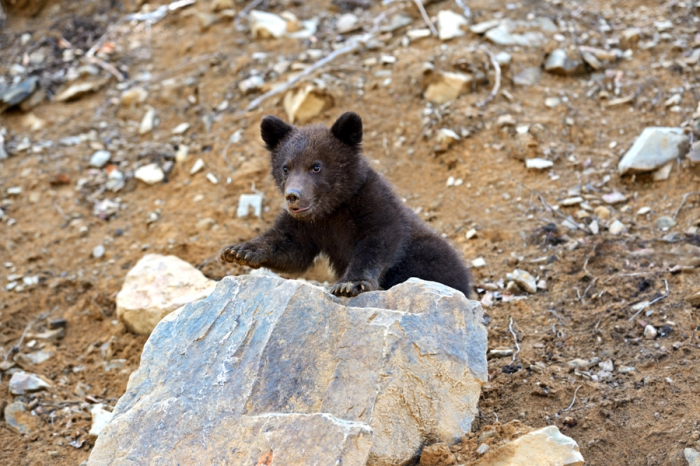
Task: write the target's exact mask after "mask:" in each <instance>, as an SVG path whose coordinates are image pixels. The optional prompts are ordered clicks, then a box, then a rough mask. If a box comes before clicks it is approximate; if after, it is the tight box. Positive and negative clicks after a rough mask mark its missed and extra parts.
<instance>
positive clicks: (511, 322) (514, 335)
mask: <svg viewBox="0 0 700 466" xmlns="http://www.w3.org/2000/svg"><path fill="white" fill-rule="evenodd" d="M508 330H510V333H511V335H513V341H515V348H516V349H517V351H516V352H515V353H513V359H512V360H511V361H510V363H511V364H513V363H514V362H515V357H516V356H517V355H518V353H519V352H520V345H519V344H518V337H517V335H516V334H515V332H514V331H513V318H512V317H510V323H509V324H508Z"/></svg>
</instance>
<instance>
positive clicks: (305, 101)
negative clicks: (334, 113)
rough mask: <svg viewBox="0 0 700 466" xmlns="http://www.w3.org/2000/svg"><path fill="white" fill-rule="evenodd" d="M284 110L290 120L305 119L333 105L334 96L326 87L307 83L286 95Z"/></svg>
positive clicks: (292, 121)
mask: <svg viewBox="0 0 700 466" xmlns="http://www.w3.org/2000/svg"><path fill="white" fill-rule="evenodd" d="M283 104H284V110H285V111H286V112H287V116H288V117H289V122H290V123H294V122H296V121H302V122H303V121H305V120H309V119H310V118H313V117H315V116H316V115H318V114H320V113H321V112H323V111H325V110H327V109H328V108H330V107H332V106H333V96H331V95H330V94H329V93H328V92H327V91H326V90H325V89H322V88H320V87H318V86H315V85H313V84H307V85H305V86H302V87H301V88H299V89H297V90H291V91H289V92H287V94H286V95H285V96H284V102H283Z"/></svg>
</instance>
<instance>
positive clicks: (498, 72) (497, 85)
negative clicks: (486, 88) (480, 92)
mask: <svg viewBox="0 0 700 466" xmlns="http://www.w3.org/2000/svg"><path fill="white" fill-rule="evenodd" d="M484 53H486V55H488V57H489V59H490V60H491V66H493V69H494V71H495V72H496V82H495V83H494V85H493V89H491V93H490V94H489V96H488V97H486V99H484V100H482V101H481V102H479V103H477V104H476V106H477V107H479V108H484V107H486V105H488V103H489V102H491V101H492V100H493V99H495V98H496V96H497V95H498V90H499V89H500V88H501V65H499V64H498V60H496V56H495V55H494V54H493V53H491V51H490V50H489V49H487V48H484Z"/></svg>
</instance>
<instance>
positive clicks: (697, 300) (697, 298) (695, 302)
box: [685, 291, 700, 307]
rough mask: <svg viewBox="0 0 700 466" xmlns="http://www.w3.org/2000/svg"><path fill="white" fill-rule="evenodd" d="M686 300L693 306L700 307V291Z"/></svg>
mask: <svg viewBox="0 0 700 466" xmlns="http://www.w3.org/2000/svg"><path fill="white" fill-rule="evenodd" d="M685 300H686V301H687V302H688V304H690V305H691V306H695V307H700V291H698V292H697V293H695V294H691V295H690V296H688V297H686V298H685Z"/></svg>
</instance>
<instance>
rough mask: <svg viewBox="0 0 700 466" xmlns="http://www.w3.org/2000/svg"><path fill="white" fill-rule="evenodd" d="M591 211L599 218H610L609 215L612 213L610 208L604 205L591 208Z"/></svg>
mask: <svg viewBox="0 0 700 466" xmlns="http://www.w3.org/2000/svg"><path fill="white" fill-rule="evenodd" d="M593 213H594V214H595V215H596V217H598V218H599V219H601V220H607V219H609V218H610V215H612V212H610V209H608V208H607V207H605V206H602V205H601V206H598V207H596V208H595V209H594V210H593Z"/></svg>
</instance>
